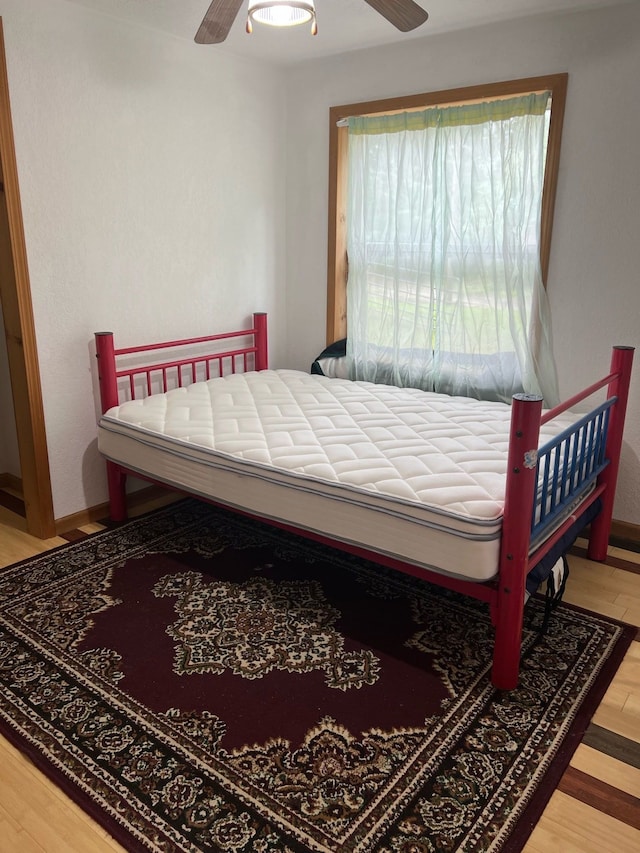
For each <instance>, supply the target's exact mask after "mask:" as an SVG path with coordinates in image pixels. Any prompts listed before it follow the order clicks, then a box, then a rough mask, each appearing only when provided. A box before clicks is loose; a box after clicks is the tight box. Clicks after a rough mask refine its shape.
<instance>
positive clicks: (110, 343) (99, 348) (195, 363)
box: [95, 313, 268, 413]
mask: <svg viewBox="0 0 640 853" xmlns="http://www.w3.org/2000/svg"><path fill="white" fill-rule="evenodd" d="M247 339H249V340H250V343H249V344H247V343H242V344H239V345H237V346H232V347H231V348H226V349H217V348H216V345H219V344H220V342H225V341H234V340H235V341H239V340H244V341H246V340H247ZM95 341H96V358H97V359H98V380H99V383H100V402H101V406H102V412H103V413H104V412H106V411H107V410H108V409H111V408H112V407H113V406H117V405H118V404H119V403H120V402H122V398H123V396H124V395H125V394H127V395H128V399H130V400H135V399H139V398H141V397H146V396H149V395H150V394H152V393H157V392H164V391H168V390H170V388H182V387H184V386H186V385H189V384H191V383H192V382H196V381H197V380H206V379H211V378H212V377H214V376H222V375H223V373H237V372H238V370H239V369H241V370H242V372H246V371H247V370H250V369H254V370H266V368H267V367H268V348H267V315H266V314H265V313H255V314H254V315H253V326H252V327H251V328H248V329H240V330H239V331H237V332H223V333H221V334H217V335H205V336H202V337H198V338H184V339H182V340H177V341H163V342H161V343H154V344H145V345H143V346H137V347H123V348H121V349H115V347H114V339H113V332H96V333H95ZM205 344H206V345H207V346H208V345H210V344H211V345H213V347H214V348H213V349H212V350H211V349H209V351H206V352H203V345H205ZM187 348H189V349H194V348H197V349H198V352H197V353H196V354H191V355H188V356H186V357H182V358H174V359H172V360H163V361H155V362H153V363H151V364H144V365H142V364H133V365H131V366H129V367H123V366H122V362H123V360H124V359H125V357H127V356H129V357H131V358H133V357H135V356H141V355H142V354H146V353H150V352H161V353H162V354H163V355H164V357H165V359H166V353H167V352H168V351H169V352H170V351H174V352H175V351H177V350H185V349H187ZM133 360H135V358H134V359H133ZM122 380H124V382H123V381H122Z"/></svg>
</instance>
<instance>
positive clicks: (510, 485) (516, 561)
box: [491, 394, 542, 690]
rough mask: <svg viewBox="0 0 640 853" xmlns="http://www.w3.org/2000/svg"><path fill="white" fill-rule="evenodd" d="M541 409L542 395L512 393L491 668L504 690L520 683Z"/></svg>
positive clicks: (496, 681) (511, 688) (495, 682)
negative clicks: (525, 596) (519, 674)
mask: <svg viewBox="0 0 640 853" xmlns="http://www.w3.org/2000/svg"><path fill="white" fill-rule="evenodd" d="M541 413H542V397H540V396H538V395H534V394H516V395H515V396H514V397H513V401H512V404H511V429H510V436H509V456H508V461H507V484H506V492H505V502H504V515H503V523H502V538H501V541H500V566H499V574H498V590H497V595H496V610H495V626H496V632H495V642H494V650H493V671H492V674H491V680H492V682H493V684H494V686H495V687H497V688H498V689H500V690H513V689H514V688H515V687H517V685H518V671H519V669H520V654H521V645H522V620H523V610H524V593H525V584H526V576H527V568H528V563H529V540H530V535H531V516H532V513H533V500H534V493H535V484H536V479H537V456H538V452H537V451H538V439H539V434H540V416H541Z"/></svg>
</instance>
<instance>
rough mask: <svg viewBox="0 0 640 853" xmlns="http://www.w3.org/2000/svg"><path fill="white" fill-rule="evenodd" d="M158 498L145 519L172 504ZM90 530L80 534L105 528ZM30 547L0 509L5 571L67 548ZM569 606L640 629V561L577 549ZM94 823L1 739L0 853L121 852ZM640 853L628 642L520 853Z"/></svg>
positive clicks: (635, 696)
mask: <svg viewBox="0 0 640 853" xmlns="http://www.w3.org/2000/svg"><path fill="white" fill-rule="evenodd" d="M170 500H171V498H170V497H167V498H166V499H160V500H157V501H155V502H154V503H153V504H147V505H145V506H143V507H140V508H139V509H138V511H139V512H142V511H147V510H149V509H152V508H153V507H154V506H158V505H161V504H163V503H168V502H169V501H170ZM99 529H100V525H98V524H92V525H87V526H86V527H83V528H81V531H82V532H84V533H91V532H93V531H94V530H99ZM66 541H67V540H66V539H65V538H62V537H55V538H53V539H48V540H45V541H43V540H40V539H33V538H32V537H30V536H29V535H28V534H27V533H26V532H25V522H24V518H21V517H20V516H19V515H17V514H14V513H12V512H11V511H10V510H8V509H7V508H5V507H2V506H0V566H6V565H10V564H11V563H14V562H16V561H18V560H22V559H26V558H28V557H30V556H33V555H35V554H39V553H42V552H43V551H46V550H48V549H50V548H54V547H56V546H58V545H62V544H64V543H65V542H66ZM577 552H578V553H576V554H575V555H572V556H571V557H570V568H571V575H570V579H569V583H568V586H567V591H566V593H565V599H566V600H567V601H569V602H571V603H573V604H577V605H579V606H581V607H585V608H587V609H589V610H594V611H596V612H599V613H603V614H605V615H607V616H611V617H613V618H615V619H620V620H622V621H624V622H628V623H631V624H633V625H636V626H639V627H640V553H636V552H634V551H627V550H624V549H622V548H617V547H616V548H614V547H612V548H610V549H609V558H608V560H607V562H606V563H604V564H599V563H592V562H590V561H589V560H587V559H586V557H585V556H584V551H582V552H581V551H580V549H579V548H578V549H577ZM122 850H123V848H122V847H121V846H120V845H119V844H117V843H116V842H115V841H114V840H113V839H112V838H111V837H110V836H109V835H108V834H107V833H106V832H105V831H104V830H103V829H102V828H101V827H100V826H99V825H98V824H96V823H95V822H94V821H93V820H92V819H91V818H90V817H88V816H87V815H86V814H85V813H84V812H83V811H82V810H81V809H80V808H78V807H77V806H76V805H75V804H74V803H73V802H72V801H71V800H70V799H69V798H68V797H67V796H66V795H65V794H64V793H63V792H62V791H61V790H60V789H58V788H57V787H56V786H55V785H53V784H52V783H51V782H49V780H48V779H47V778H46V777H45V776H44V775H43V774H42V773H40V771H39V770H38V769H37V768H36V767H35V766H34V765H33V764H32V763H31V762H30V761H29V760H28V759H27V758H25V757H24V756H23V755H22V754H21V753H20V752H18V750H16V749H15V748H14V747H13V746H12V745H11V744H10V743H9V742H8V741H6V740H4V739H3V738H0V853H114V851H122ZM635 850H640V642H639V641H638V640H636V641H635V642H633V643H632V644H631V647H630V649H629V651H628V652H627V655H626V657H625V659H624V661H623V663H622V665H621V667H620V669H619V671H618V673H617V674H616V677H615V679H614V681H613V682H612V684H611V686H610V687H609V690H608V691H607V693H606V695H605V696H604V698H603V700H602V702H601V704H600V706H599V708H598V709H597V711H596V713H595V715H594V717H593V720H592V723H591V725H590V727H589V729H588V731H587V733H586V736H585V738H584V740H583V742H582V743H581V744H580V746H579V747H578V749H577V751H576V753H575V755H574V757H573V759H572V761H571V766H570V767H569V769H568V770H567V772H566V773H565V775H564V777H563V778H562V779H561V781H560V784H559V785H558V788H557V790H556V791H555V792H554V794H553V796H552V797H551V800H550V802H549V804H548V806H547V808H546V810H545V812H544V814H543V815H542V817H541V819H540V821H539V822H538V824H537V825H536V826H535V828H534V830H533V833H532V835H531V837H530V839H529V841H528V842H527V844H526V846H525V848H524V853H549V851H559V853H602V851H606V853H631V851H635Z"/></svg>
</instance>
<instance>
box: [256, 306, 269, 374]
mask: <svg viewBox="0 0 640 853" xmlns="http://www.w3.org/2000/svg"><path fill="white" fill-rule="evenodd" d="M253 327H254V329H255V342H256V370H267V368H268V367H269V349H268V344H267V315H266V314H265V313H264V312H260V313H255V314H254V315H253Z"/></svg>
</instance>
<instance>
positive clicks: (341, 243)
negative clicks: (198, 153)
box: [327, 73, 569, 344]
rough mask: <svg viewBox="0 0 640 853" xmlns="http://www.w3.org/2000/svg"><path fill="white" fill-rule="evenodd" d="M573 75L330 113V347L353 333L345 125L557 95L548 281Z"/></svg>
mask: <svg viewBox="0 0 640 853" xmlns="http://www.w3.org/2000/svg"><path fill="white" fill-rule="evenodd" d="M568 77H569V75H568V74H566V73H563V74H550V75H547V76H544V77H525V78H521V79H519V80H506V81H503V82H500V83H486V84H481V85H478V86H466V87H463V88H458V89H446V90H443V91H439V92H430V93H426V94H421V95H405V96H403V97H399V98H387V99H385V100H378V101H366V102H363V103H359V104H343V105H342V106H337V107H331V108H330V109H329V241H328V260H327V344H330V343H332V342H333V341H336V340H339V339H340V338H344V337H346V335H347V272H348V270H347V157H348V144H349V131H348V128H347V127H346V126H343V125H341V122H343V121H344V119H347V118H349V116H363V115H381V114H387V115H388V114H389V113H394V112H405V111H408V110H424V109H427V108H428V107H434V106H441V107H444V106H452V105H454V104H462V103H473V102H474V101H476V102H477V101H487V100H495V99H497V98H509V97H514V96H515V95H522V94H528V93H532V92H545V91H550V92H551V120H550V123H549V139H548V143H547V160H546V164H545V173H544V186H543V190H542V211H541V234H540V263H541V266H542V280H543V282H544V284H545V287H546V283H547V274H548V271H549V256H550V254H551V231H552V226H553V213H554V207H555V197H556V187H557V184H558V167H559V163H560V143H561V140H562V124H563V121H564V110H565V103H566V94H567V82H568Z"/></svg>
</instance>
